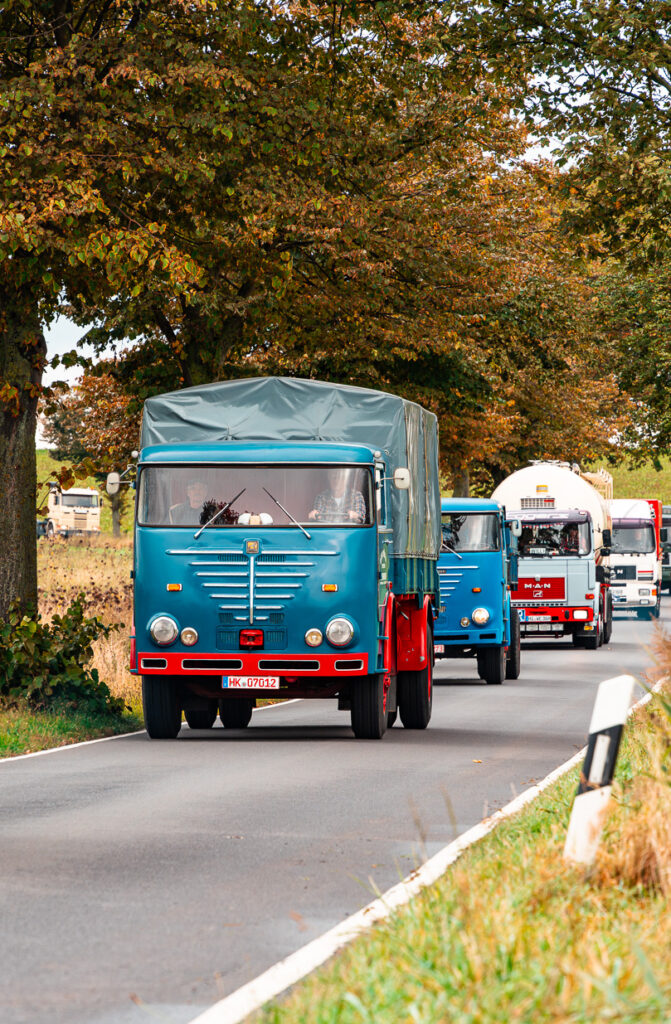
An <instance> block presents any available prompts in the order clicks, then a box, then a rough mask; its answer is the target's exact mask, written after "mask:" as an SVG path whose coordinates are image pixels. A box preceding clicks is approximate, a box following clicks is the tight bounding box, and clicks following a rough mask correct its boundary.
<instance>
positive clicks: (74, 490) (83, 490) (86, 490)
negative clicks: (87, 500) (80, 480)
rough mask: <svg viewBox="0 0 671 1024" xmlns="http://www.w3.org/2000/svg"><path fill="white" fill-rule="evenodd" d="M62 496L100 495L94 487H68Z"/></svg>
mask: <svg viewBox="0 0 671 1024" xmlns="http://www.w3.org/2000/svg"><path fill="white" fill-rule="evenodd" d="M61 494H100V491H97V490H96V489H95V488H94V487H68V488H66V489H65V490H63V491H61Z"/></svg>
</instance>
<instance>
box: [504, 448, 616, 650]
mask: <svg viewBox="0 0 671 1024" xmlns="http://www.w3.org/2000/svg"><path fill="white" fill-rule="evenodd" d="M612 495H613V478H612V477H611V475H610V474H609V473H607V472H606V471H605V470H599V472H598V473H583V472H581V471H580V469H579V467H578V466H571V465H569V463H563V462H534V463H532V464H531V465H530V466H527V467H525V468H524V469H520V470H517V472H515V473H512V474H511V475H510V476H509V477H507V479H505V480H504V481H503V483H501V484H499V486H498V487H497V488H496V490H495V491H494V493H493V495H492V497H493V498H494V499H496V501H499V502H501V504H502V505H504V506H505V510H506V515H507V517H508V518H515V519H518V520H520V522H521V524H522V533H521V536H520V538H519V541H518V544H519V581H518V586H517V588H516V590H514V591H513V593H512V599H513V607H514V608H516V609H517V611H518V613H519V616H520V626H521V632H522V635H523V636H527V637H563V636H571V638H572V640H573V643H574V644H576V645H582V646H585V647H588V648H591V649H592V650H595V649H596V648H597V647H599V646H600V645H601V644H602V643H604V642H605V643H607V642H608V641H609V640H610V635H611V631H612V621H613V606H612V600H611V593H610V586H609V583H610V544H611V516H610V504H611V500H612Z"/></svg>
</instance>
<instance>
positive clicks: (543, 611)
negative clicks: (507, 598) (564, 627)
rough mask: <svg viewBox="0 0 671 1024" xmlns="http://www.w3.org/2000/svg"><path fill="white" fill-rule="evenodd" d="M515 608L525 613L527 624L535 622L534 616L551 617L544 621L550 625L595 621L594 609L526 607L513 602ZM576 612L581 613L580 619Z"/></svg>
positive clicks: (554, 606)
mask: <svg viewBox="0 0 671 1024" xmlns="http://www.w3.org/2000/svg"><path fill="white" fill-rule="evenodd" d="M513 608H514V609H515V611H518V612H521V611H523V612H524V616H525V619H526V621H527V622H533V621H534V620H533V616H534V615H543V616H548V615H549V616H550V618H549V619H548V618H545V619H544V621H545V622H547V623H550V622H592V620H593V619H594V609H593V608H585V607H578V608H558V607H557V606H556V605H553V606H550V607H547V606H538V605H531V606H530V605H525V604H522V603H520V602H516V601H514V602H513ZM576 612H580V615H579V617H578V618H576V617H575V613H576ZM585 612H587V618H585V617H584V613H585Z"/></svg>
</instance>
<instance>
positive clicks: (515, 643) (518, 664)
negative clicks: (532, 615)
mask: <svg viewBox="0 0 671 1024" xmlns="http://www.w3.org/2000/svg"><path fill="white" fill-rule="evenodd" d="M521 640H522V630H521V628H520V617H519V615H518V614H517V612H516V611H515V609H514V608H511V610H510V646H509V648H508V657H507V658H506V679H519V675H520V672H521V670H522V649H521Z"/></svg>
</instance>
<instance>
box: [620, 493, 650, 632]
mask: <svg viewBox="0 0 671 1024" xmlns="http://www.w3.org/2000/svg"><path fill="white" fill-rule="evenodd" d="M612 515H613V544H612V548H611V556H612V557H611V570H612V574H613V579H612V588H613V608H614V610H615V611H616V612H617V611H635V612H636V613H637V615H638V617H639V618H642V619H649V618H651V617H652V618H655V619H658V618H659V613H660V607H661V600H662V550H661V539H660V535H661V524H662V503H661V501H658V500H655V499H646V498H618V499H616V500H615V501H614V502H613V506H612Z"/></svg>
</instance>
